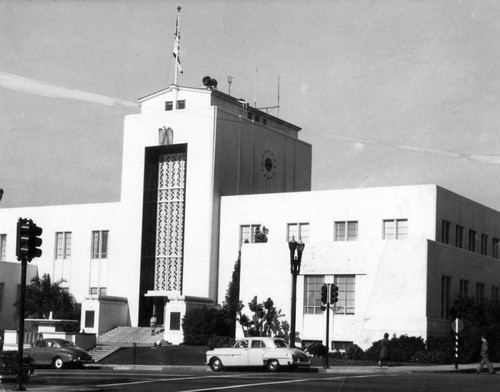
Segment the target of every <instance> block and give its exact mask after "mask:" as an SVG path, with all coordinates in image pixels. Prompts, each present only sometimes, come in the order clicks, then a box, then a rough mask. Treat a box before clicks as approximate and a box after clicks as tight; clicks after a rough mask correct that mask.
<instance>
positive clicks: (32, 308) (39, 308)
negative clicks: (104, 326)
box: [14, 274, 76, 319]
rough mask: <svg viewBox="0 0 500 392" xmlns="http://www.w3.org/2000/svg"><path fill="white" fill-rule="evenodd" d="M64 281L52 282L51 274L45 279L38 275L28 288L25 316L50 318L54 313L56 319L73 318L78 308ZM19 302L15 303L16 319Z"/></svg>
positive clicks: (45, 275) (44, 276)
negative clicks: (64, 285) (65, 288)
mask: <svg viewBox="0 0 500 392" xmlns="http://www.w3.org/2000/svg"><path fill="white" fill-rule="evenodd" d="M63 282H64V280H59V281H57V282H52V281H51V279H50V275H49V274H44V275H43V277H42V278H41V279H40V277H39V276H38V275H37V276H35V277H34V278H33V279H31V284H30V285H29V286H26V301H25V306H24V309H25V312H24V316H25V317H27V318H45V319H46V318H49V314H50V312H52V314H53V317H54V318H58V319H68V318H71V316H72V314H73V313H74V311H75V308H76V301H75V299H74V297H73V295H71V294H70V293H69V292H67V291H65V290H64V288H63V287H62V286H61V284H62V283H63ZM19 305H20V303H19V300H17V301H16V302H15V303H14V306H15V307H16V317H18V316H19Z"/></svg>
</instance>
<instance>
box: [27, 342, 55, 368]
mask: <svg viewBox="0 0 500 392" xmlns="http://www.w3.org/2000/svg"><path fill="white" fill-rule="evenodd" d="M30 355H31V357H32V358H33V360H34V361H35V364H47V363H49V364H50V361H51V360H52V358H51V355H50V352H49V347H48V342H46V341H45V340H40V341H38V342H36V344H35V347H34V348H33V349H32V350H31V353H30Z"/></svg>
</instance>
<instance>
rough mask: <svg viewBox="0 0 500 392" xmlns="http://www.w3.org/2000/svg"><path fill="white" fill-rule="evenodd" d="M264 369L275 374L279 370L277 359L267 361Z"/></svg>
mask: <svg viewBox="0 0 500 392" xmlns="http://www.w3.org/2000/svg"><path fill="white" fill-rule="evenodd" d="M266 368H267V370H269V371H270V372H277V371H278V369H279V368H280V363H279V362H278V360H277V359H270V360H268V361H267V364H266Z"/></svg>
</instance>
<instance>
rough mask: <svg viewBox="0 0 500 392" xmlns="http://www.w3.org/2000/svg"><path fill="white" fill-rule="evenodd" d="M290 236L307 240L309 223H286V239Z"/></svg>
mask: <svg viewBox="0 0 500 392" xmlns="http://www.w3.org/2000/svg"><path fill="white" fill-rule="evenodd" d="M292 236H293V237H295V239H296V240H297V241H298V240H299V239H301V240H302V242H304V243H307V242H309V223H289V224H288V225H287V241H290V240H291V239H292Z"/></svg>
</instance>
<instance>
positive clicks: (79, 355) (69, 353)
mask: <svg viewBox="0 0 500 392" xmlns="http://www.w3.org/2000/svg"><path fill="white" fill-rule="evenodd" d="M30 355H31V357H32V358H33V360H34V361H35V365H36V366H40V365H51V366H53V367H54V368H56V369H62V368H63V367H64V366H68V365H80V366H81V365H83V364H86V363H92V362H93V360H92V357H91V356H90V354H89V353H87V352H86V351H85V350H84V349H83V348H80V347H78V346H76V345H75V343H73V342H70V341H69V340H64V339H41V340H39V341H38V342H36V344H35V346H34V347H33V348H32V349H31V352H30Z"/></svg>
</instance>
